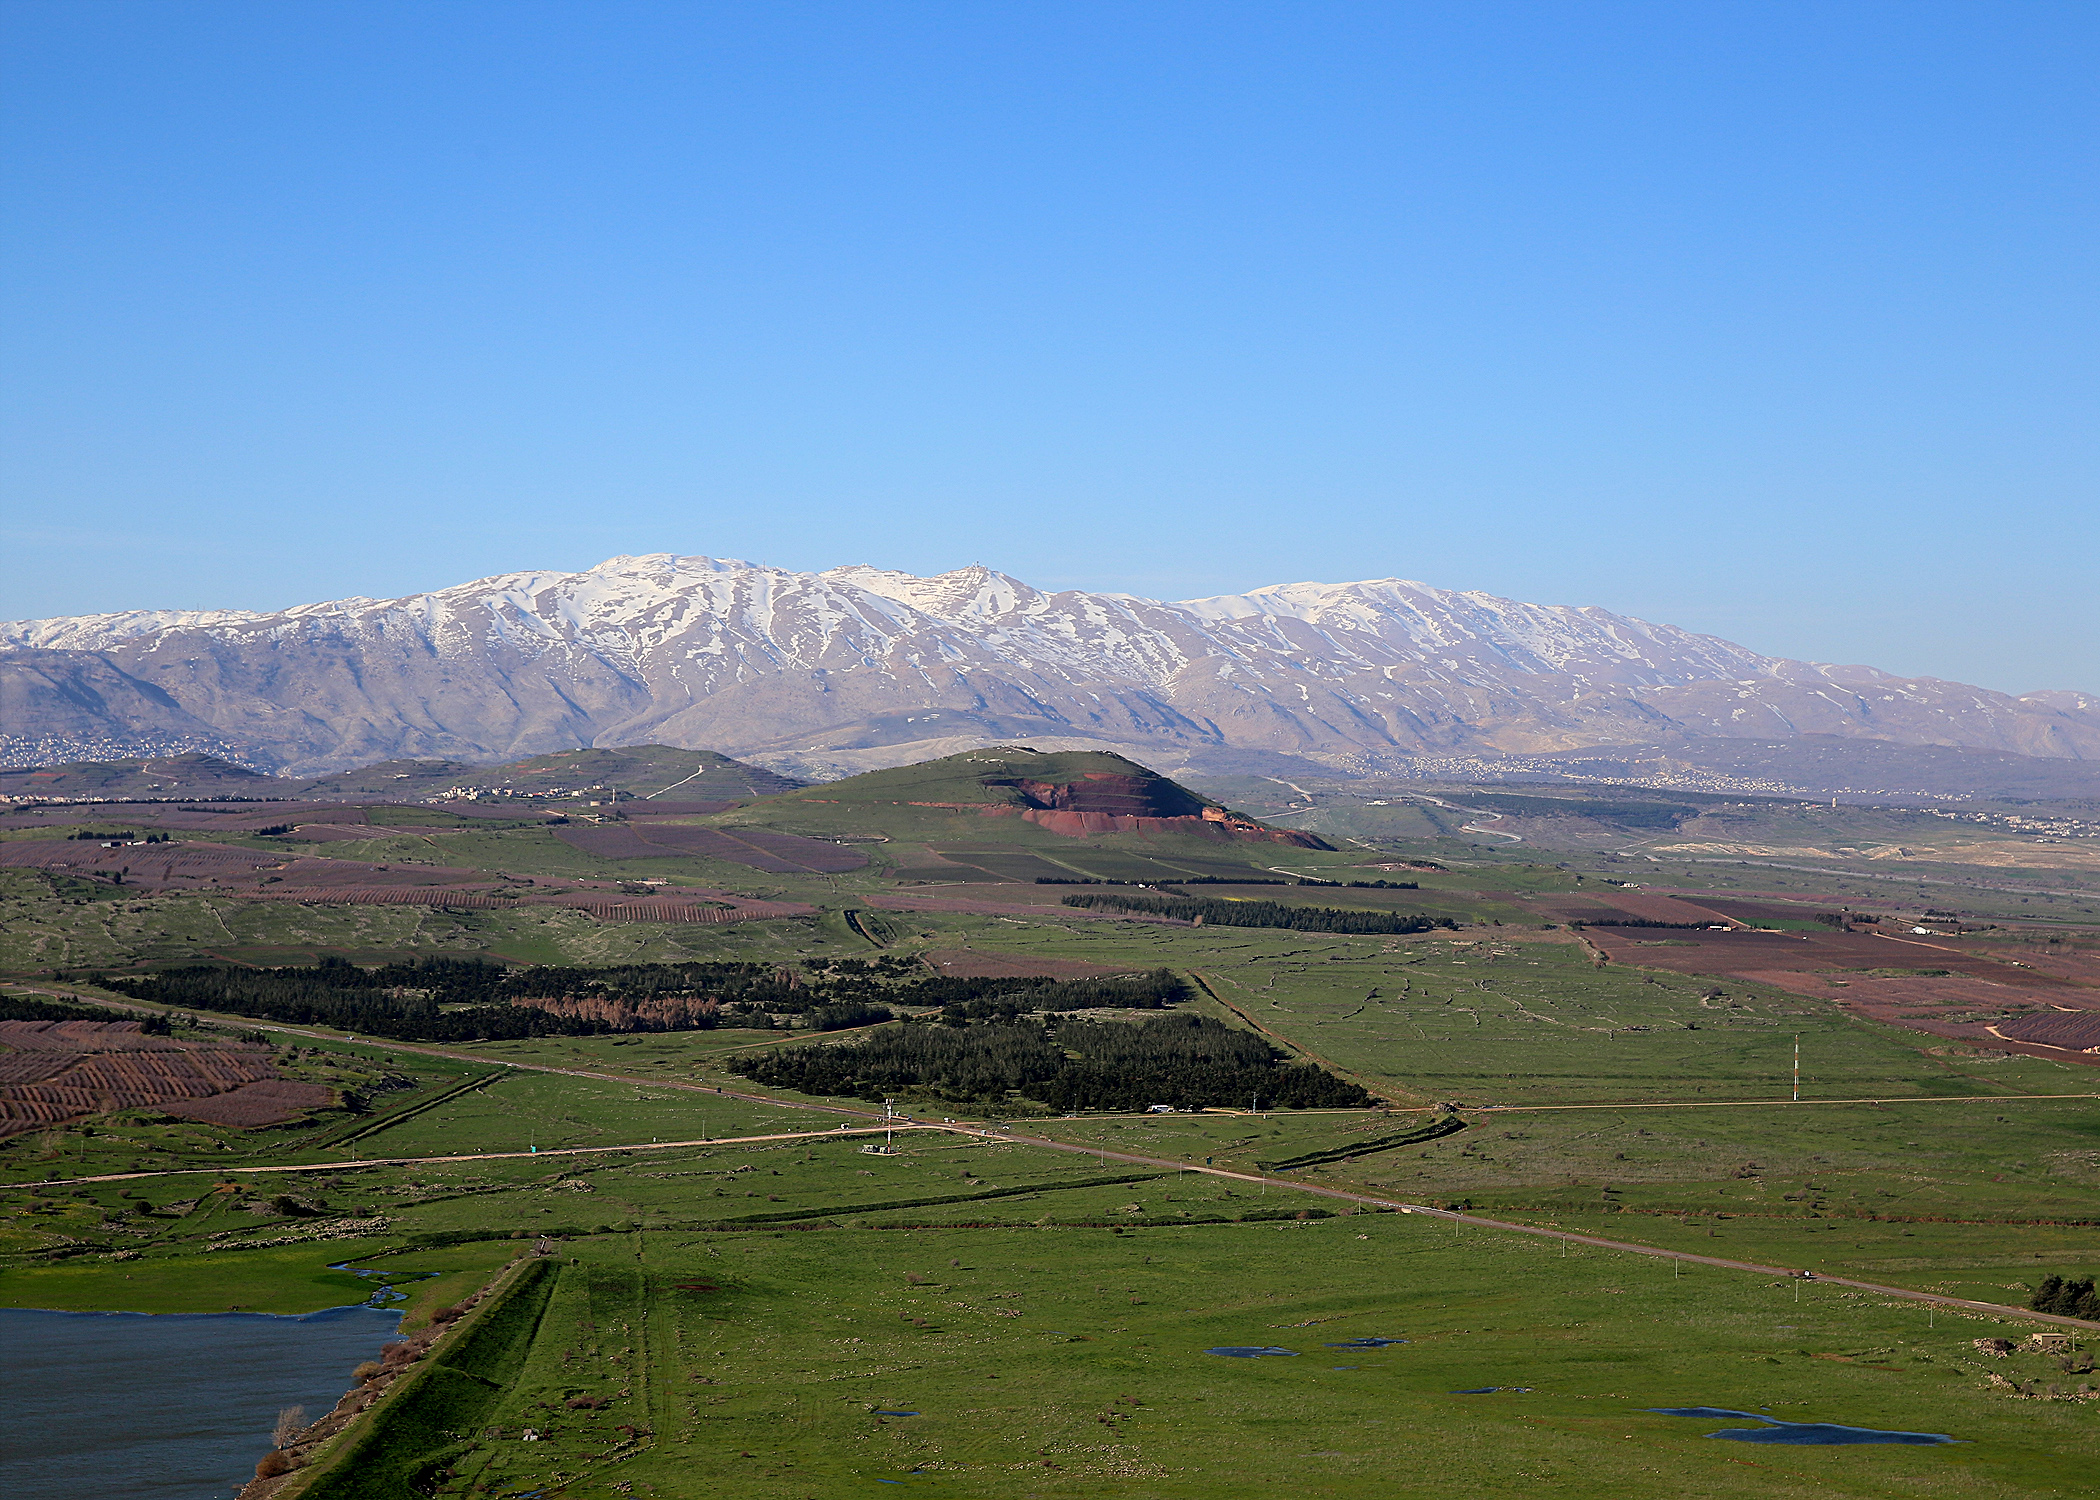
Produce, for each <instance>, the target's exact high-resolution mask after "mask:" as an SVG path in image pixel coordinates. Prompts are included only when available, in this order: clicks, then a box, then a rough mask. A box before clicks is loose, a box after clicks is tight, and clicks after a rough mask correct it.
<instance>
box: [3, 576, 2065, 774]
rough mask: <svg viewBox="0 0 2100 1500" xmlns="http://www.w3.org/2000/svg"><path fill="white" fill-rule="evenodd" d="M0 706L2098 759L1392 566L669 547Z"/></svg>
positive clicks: (165, 625)
mask: <svg viewBox="0 0 2100 1500" xmlns="http://www.w3.org/2000/svg"><path fill="white" fill-rule="evenodd" d="M0 709H4V710H5V712H6V723H5V725H4V726H0V727H4V731H5V733H6V734H8V735H9V736H25V735H35V736H39V737H42V738H45V739H48V738H50V737H52V736H59V737H63V736H66V735H72V734H77V735H79V736H81V737H83V738H88V737H93V738H97V739H98V740H108V739H110V738H111V737H112V736H113V735H115V736H117V737H121V735H122V734H123V733H125V732H135V733H140V734H146V733H152V734H158V735H161V736H163V737H165V736H167V735H169V734H203V733H209V734H214V735H217V736H219V737H221V738H223V739H225V740H228V741H231V742H234V743H238V744H242V745H244V746H250V747H253V750H254V753H256V754H257V755H258V756H260V757H262V758H263V759H265V760H266V761H268V762H269V763H272V764H276V765H279V766H281V767H283V768H285V769H287V770H295V771H299V772H302V773H304V772H313V771H319V770H330V769H337V768H340V767H343V766H348V765H353V764H359V763H363V762H368V761H371V760H375V759H381V758H386V757H388V756H401V755H444V756H452V757H456V758H461V759H491V760H493V759H501V758H509V757H512V756H515V755H520V754H533V753H539V752H541V751H544V750H548V749H556V748H565V747H567V746H571V745H576V744H607V745H611V744H631V743H639V742H640V741H642V740H644V739H653V740H661V741H665V742H667V743H673V744H686V745H691V746H693V747H695V748H707V749H716V750H722V751H725V752H727V753H731V754H750V755H758V756H760V757H763V756H765V755H766V754H767V753H769V752H770V753H774V754H776V755H778V754H807V753H809V752H810V751H815V750H824V749H830V750H847V749H851V750H858V751H861V752H867V753H871V754H874V753H877V752H880V751H881V750H882V748H883V747H885V746H895V747H897V749H898V753H899V754H902V753H903V752H904V747H906V746H908V745H916V744H921V743H925V742H929V741H932V740H934V739H937V738H942V736H937V735H934V734H932V733H930V732H928V728H927V726H928V725H930V724H932V723H933V722H934V720H935V719H943V718H944V722H943V723H942V726H941V727H942V728H943V729H953V730H955V731H956V732H957V733H959V734H961V735H963V736H964V737H968V736H970V735H972V734H976V735H978V736H979V737H985V736H991V737H1014V736H1020V735H1025V734H1029V733H1033V734H1036V735H1038V736H1040V735H1052V734H1054V735H1063V736H1066V737H1077V738H1081V739H1097V740H1101V741H1104V742H1109V743H1114V744H1117V745H1120V746H1126V747H1137V748H1138V749H1143V748H1144V747H1145V746H1147V745H1152V744H1156V745H1159V746H1162V747H1173V748H1176V749H1177V750H1179V751H1182V752H1191V751H1196V750H1205V749H1207V750H1212V751H1226V750H1240V751H1263V752H1283V753H1288V754H1293V755H1299V756H1307V757H1311V758H1313V759H1315V760H1327V761H1331V762H1334V763H1337V764H1339V763H1343V762H1346V761H1349V760H1350V759H1351V758H1359V759H1360V758H1362V757H1364V756H1366V755H1369V756H1372V757H1374V758H1376V757H1389V756H1395V755H1397V756H1406V755H1413V754H1442V753H1450V752H1453V751H1478V752H1485V753H1495V752H1507V753H1520V754H1522V753H1537V752H1540V751H1553V750H1564V749H1572V748H1578V747H1582V746H1587V745H1599V744H1626V743H1650V742H1656V741H1658V740H1667V739H1669V737H1671V736H1673V735H1692V736H1712V735H1721V736H1732V737H1736V738H1758V739H1765V738H1786V737H1790V736H1796V735H1802V734H1816V735H1840V736H1855V737H1865V738H1873V739H1882V740H1888V741H1892V742H1896V743H1904V744H1930V745H1943V746H1960V747H1969V748H1976V749H1986V750H1993V751H1999V752H2006V753H2013V754H2019V755H2028V756H2052V757H2060V758H2087V757H2091V758H2100V703H2096V702H2095V701H2094V700H2093V699H2091V698H2089V697H2087V696H2086V695H2083V694H2072V693H2037V694H2030V695H2028V696H2026V697H2023V698H2015V697H2012V696H2010V695H2007V694H2002V693H1995V692H1992V691H1990V690H1987V689H1982V688H1972V687H1965V686H1962V685H1960V684H1955V683H1945V682H1940V681H1937V680H1935V679H1930V678H1916V679H1905V678H1898V677H1894V676H1891V675H1890V674H1887V673H1883V672H1879V671H1876V670H1875V669H1873V668H1870V667H1857V666H1832V665H1827V664H1817V663H1809V662H1800V661H1791V660H1787V659H1784V658H1775V657H1766V656H1761V655H1759V654H1757V653H1755V652H1752V651H1749V650H1747V649H1745V648H1744V647H1741V646H1738V645H1735V644H1733V643H1731V642H1728V641H1724V640H1721V639H1719V638H1717V637H1714V636H1707V635H1699V634H1696V633H1693V632H1690V631H1685V630H1681V629H1678V628H1676V627H1673V626H1668V625H1657V624H1652V623H1649V622H1647V621H1643V620H1638V619H1634V618H1631V617H1629V616H1625V615H1618V614H1614V613H1612V612H1610V611H1608V610H1604V609H1599V608H1595V607H1568V606H1560V605H1538V604H1526V603H1521V602H1518V601H1513V600H1508V599H1501V598H1497V597H1495V596H1493V595H1489V594H1483V593H1477V592H1455V591H1451V590H1445V589H1438V588H1434V587H1431V586H1430V585H1427V584H1423V583H1418V582H1413V581H1410V580H1405V579H1375V580H1365V581H1359V582H1353V583H1339V584H1322V583H1288V584H1276V585H1270V586H1267V587H1263V588H1257V589H1251V590H1249V591H1247V592H1246V593H1243V594H1230V595H1219V596H1216V597H1212V598H1205V599H1190V600H1182V601H1178V602H1170V601H1162V600H1154V599H1145V598H1141V597H1138V596H1135V595H1128V594H1111V593H1089V592H1084V591H1079V590H1065V591H1059V592H1046V591H1044V590H1041V589H1037V588H1034V587H1032V586H1031V585H1029V584H1027V583H1024V582H1022V581H1021V580H1019V579H1017V578H1014V577H1012V576H1010V575H1008V574H1005V573H1000V572H996V571H994V570H992V569H989V568H986V567H982V566H973V567H969V568H961V569H957V570H955V571H953V572H949V573H943V574H939V575H937V576H934V577H930V578H921V577H917V576H914V575H912V574H907V573H901V572H896V571H892V570H886V569H878V568H873V567H867V566H862V565H853V566H845V567H837V568H830V569H827V570H825V571H823V572H819V573H800V572H794V571H791V570H787V569H782V568H773V567H767V566H763V565H759V564H753V563H748V562H743V561H739V560H735V559H728V558H712V557H689V556H678V555H674V554H670V553H654V554H649V555H645V556H639V557H616V558H611V559H608V560H607V561H605V562H603V563H600V564H599V565H598V566H596V567H594V568H590V569H587V570H585V571H582V572H576V573H562V572H549V571H535V572H519V573H510V574H502V575H498V576H496V577H491V578H483V579H477V580H474V581H473V582H470V583H465V584H460V585H457V586H455V587H452V588H446V589H439V590H434V591H431V592H429V593H423V594H415V595H410V596H407V597H404V598H399V599H367V598H350V599H340V600H331V601H324V602H319V603H314V604H306V605H300V606H297V607H294V608H290V609H285V610H277V611H238V610H134V611H125V612H121V613H113V614H100V615H85V616H75V617H69V618H60V619H50V620H31V621H21V622H15V623H9V624H4V625H0ZM929 715H931V716H932V717H929ZM947 737H949V738H952V737H953V736H947ZM878 758H879V755H878Z"/></svg>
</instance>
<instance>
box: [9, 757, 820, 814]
mask: <svg viewBox="0 0 2100 1500" xmlns="http://www.w3.org/2000/svg"><path fill="white" fill-rule="evenodd" d="M800 785H801V783H800V782H797V781H791V780H789V779H788V778H787V777H785V776H776V775H774V774H773V773H772V772H771V771H767V770H763V769H761V768H760V767H758V766H747V765H745V764H744V763H743V762H742V761H740V760H731V759H730V758H729V757H728V756H726V755H717V754H716V753H715V752H714V751H712V750H678V749H674V748H673V747H671V746H669V745H630V746H627V747H625V748H623V749H619V750H558V751H555V752H554V753H553V754H551V755H535V756H532V757H531V758H529V759H526V760H514V761H510V762H507V763H506V764H503V765H496V766H476V765H469V764H468V763H467V762H465V761H458V760H386V761H380V762H379V763H378V764H376V765H370V766H359V767H357V768H356V769H354V770H349V771H337V772H334V773H332V774H330V775H327V776H308V777H282V776H269V775H265V774H264V773H262V772H260V771H250V770H247V769H245V768H243V767H241V766H237V765H234V764H233V763H232V762H230V761H224V760H220V759H219V758H218V757H216V756H212V755H171V756H165V757H160V758H156V759H150V760H116V761H82V762H79V763H77V764H74V765H65V766H38V767H33V768H25V769H13V770H0V796H8V797H65V798H76V797H96V798H101V799H104V800H108V801H122V800H125V799H127V798H139V799H162V800H165V799H167V798H190V799H204V798H213V797H240V798H293V799H302V800H306V801H314V802H326V801H345V802H364V801H387V802H421V801H423V800H425V799H426V798H429V797H432V796H435V795H436V794H438V793H440V792H443V791H445V790H446V789H447V788H450V787H455V786H474V787H490V788H498V787H508V788H510V789H511V790H512V791H515V792H520V793H525V792H530V793H533V794H536V795H546V796H566V795H568V794H569V793H571V792H584V791H611V790H615V789H617V790H618V792H619V794H620V795H621V796H622V797H630V796H631V797H636V798H649V797H660V796H663V795H664V794H666V793H672V795H671V796H670V797H667V798H665V800H672V801H691V802H735V801H741V800H743V799H745V798H747V797H770V796H773V795H774V794H776V793H778V792H785V791H789V790H792V789H793V788H795V787H797V786H800ZM673 788H676V791H675V793H673V792H672V789H673Z"/></svg>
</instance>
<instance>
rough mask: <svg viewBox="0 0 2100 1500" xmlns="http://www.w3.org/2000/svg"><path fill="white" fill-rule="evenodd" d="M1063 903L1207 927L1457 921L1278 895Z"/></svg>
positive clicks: (1395, 928)
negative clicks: (1287, 900) (1299, 902)
mask: <svg viewBox="0 0 2100 1500" xmlns="http://www.w3.org/2000/svg"><path fill="white" fill-rule="evenodd" d="M1064 904H1065V905H1066V906H1080V907H1091V908H1094V909H1097V910H1105V911H1132V912H1146V913H1149V914H1151V915H1153V916H1161V917H1176V918H1179V919H1180V920H1181V921H1184V922H1202V923H1204V924H1205V925H1207V926H1212V927H1284V928H1288V929H1290V930H1291V931H1293V932H1344V933H1387V932H1428V931H1429V930H1430V929H1432V928H1436V927H1452V928H1455V927H1457V926H1458V923H1456V922H1454V921H1452V920H1451V919H1450V918H1449V917H1425V916H1411V915H1407V914H1404V913H1401V912H1389V911H1347V910H1344V909H1343V908H1341V907H1337V906H1285V905H1284V904H1283V903H1282V902H1280V901H1217V900H1213V899H1212V898H1210V897H1208V896H1123V895H1113V896H1109V895H1102V896H1094V895H1086V896H1067V897H1065V898H1064Z"/></svg>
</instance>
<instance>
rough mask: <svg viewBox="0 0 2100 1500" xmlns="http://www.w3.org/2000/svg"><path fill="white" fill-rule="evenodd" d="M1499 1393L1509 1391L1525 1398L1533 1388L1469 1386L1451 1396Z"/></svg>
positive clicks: (1525, 1386)
mask: <svg viewBox="0 0 2100 1500" xmlns="http://www.w3.org/2000/svg"><path fill="white" fill-rule="evenodd" d="M1497 1391H1507V1392H1509V1393H1510V1394H1511V1395H1512V1396H1523V1395H1528V1394H1529V1393H1530V1391H1531V1387H1530V1386H1528V1385H1469V1386H1467V1387H1466V1388H1465V1389H1464V1390H1462V1391H1453V1392H1452V1393H1451V1394H1452V1395H1454V1396H1492V1395H1494V1394H1495V1392H1497Z"/></svg>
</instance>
